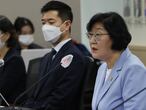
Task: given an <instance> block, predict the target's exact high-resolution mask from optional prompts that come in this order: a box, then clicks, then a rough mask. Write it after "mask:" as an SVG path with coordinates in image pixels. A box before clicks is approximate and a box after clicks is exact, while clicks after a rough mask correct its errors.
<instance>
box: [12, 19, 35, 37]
mask: <svg viewBox="0 0 146 110" xmlns="http://www.w3.org/2000/svg"><path fill="white" fill-rule="evenodd" d="M14 26H15V29H16V32H17V33H18V34H21V29H22V28H23V27H24V26H29V27H30V28H31V29H32V33H34V31H35V29H34V26H33V23H32V22H31V20H29V19H28V18H26V17H17V18H16V20H15V22H14Z"/></svg>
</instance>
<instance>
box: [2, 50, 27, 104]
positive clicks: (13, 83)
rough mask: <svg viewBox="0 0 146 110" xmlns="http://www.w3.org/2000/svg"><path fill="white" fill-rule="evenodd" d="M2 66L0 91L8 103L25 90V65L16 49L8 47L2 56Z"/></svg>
mask: <svg viewBox="0 0 146 110" xmlns="http://www.w3.org/2000/svg"><path fill="white" fill-rule="evenodd" d="M4 62H5V64H4V66H2V67H0V93H2V95H3V96H4V97H5V98H6V100H7V101H8V102H9V103H11V104H12V103H13V102H14V100H15V98H16V97H17V96H18V95H19V94H20V93H21V92H22V91H24V90H25V80H26V74H25V66H24V62H23V59H22V57H21V56H20V55H19V52H18V51H16V49H10V50H9V51H8V52H7V54H6V55H5V57H4Z"/></svg>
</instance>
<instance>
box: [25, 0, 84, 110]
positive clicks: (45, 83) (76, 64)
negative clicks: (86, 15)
mask: <svg viewBox="0 0 146 110" xmlns="http://www.w3.org/2000/svg"><path fill="white" fill-rule="evenodd" d="M41 13H42V19H41V20H42V24H43V26H42V31H43V34H44V38H45V40H46V41H47V42H50V43H51V44H52V46H53V49H52V51H51V52H50V53H48V54H46V55H45V56H44V57H43V59H42V62H41V65H40V78H42V80H41V81H40V83H39V84H38V85H37V86H36V88H35V91H34V93H33V95H32V96H31V97H29V98H28V100H27V102H26V103H25V106H26V107H30V108H34V109H37V110H79V102H80V97H81V89H82V86H83V80H84V73H85V65H86V64H85V59H84V55H82V53H81V52H80V51H79V50H78V49H77V48H76V46H75V45H74V44H73V43H72V41H71V38H70V31H71V24H72V20H73V15H72V10H71V8H70V7H69V6H68V5H67V4H65V3H62V2H59V1H50V2H48V3H47V4H46V5H44V6H43V8H42V9H41ZM54 51H55V52H54Z"/></svg>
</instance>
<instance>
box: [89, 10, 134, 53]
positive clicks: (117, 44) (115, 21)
mask: <svg viewBox="0 0 146 110" xmlns="http://www.w3.org/2000/svg"><path fill="white" fill-rule="evenodd" d="M96 23H101V24H102V25H103V26H104V28H105V29H106V31H107V32H108V34H109V36H110V38H111V39H112V42H113V44H112V49H113V50H118V51H121V50H124V49H126V48H127V46H128V44H129V43H130V41H131V38H132V37H131V34H130V33H129V31H128V28H127V26H126V23H125V21H124V19H123V18H122V17H121V16H120V15H119V14H117V13H116V12H107V13H98V14H95V15H94V16H93V17H92V18H91V19H90V21H89V23H88V24H87V31H88V32H90V31H91V30H92V28H93V26H94V25H95V24H96Z"/></svg>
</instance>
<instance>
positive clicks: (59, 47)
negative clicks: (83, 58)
mask: <svg viewBox="0 0 146 110" xmlns="http://www.w3.org/2000/svg"><path fill="white" fill-rule="evenodd" d="M70 40H71V38H69V39H66V40H64V41H62V42H60V43H59V44H57V45H56V46H55V47H54V49H55V50H56V52H58V51H59V50H60V49H61V47H62V46H63V45H64V44H66V43H67V42H68V41H70Z"/></svg>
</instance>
